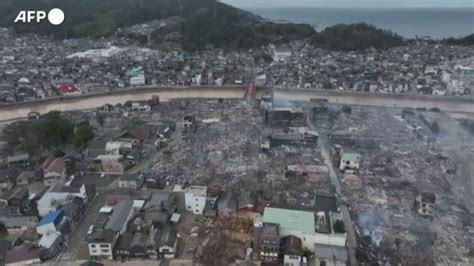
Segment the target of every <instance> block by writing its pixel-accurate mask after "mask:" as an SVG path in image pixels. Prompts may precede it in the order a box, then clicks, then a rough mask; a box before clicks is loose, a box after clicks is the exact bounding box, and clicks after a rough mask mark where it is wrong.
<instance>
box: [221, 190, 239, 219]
mask: <svg viewBox="0 0 474 266" xmlns="http://www.w3.org/2000/svg"><path fill="white" fill-rule="evenodd" d="M236 211H237V195H236V194H235V193H233V192H232V191H228V192H227V193H226V194H225V195H224V196H222V197H220V198H219V200H218V201H217V212H218V215H219V217H220V218H228V217H230V216H231V215H232V214H234V213H235V212H236Z"/></svg>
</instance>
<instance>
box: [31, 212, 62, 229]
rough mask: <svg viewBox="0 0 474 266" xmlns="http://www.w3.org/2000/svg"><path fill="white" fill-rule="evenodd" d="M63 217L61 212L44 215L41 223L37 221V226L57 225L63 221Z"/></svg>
mask: <svg viewBox="0 0 474 266" xmlns="http://www.w3.org/2000/svg"><path fill="white" fill-rule="evenodd" d="M63 216H64V212H63V210H59V211H55V212H50V213H48V214H46V215H45V216H43V218H42V219H41V221H39V223H38V225H37V226H42V225H45V224H49V223H54V224H58V223H59V222H61V220H62V219H63Z"/></svg>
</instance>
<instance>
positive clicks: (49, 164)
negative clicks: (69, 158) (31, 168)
mask: <svg viewBox="0 0 474 266" xmlns="http://www.w3.org/2000/svg"><path fill="white" fill-rule="evenodd" d="M41 170H42V171H43V181H44V184H45V185H46V186H53V185H55V184H57V183H63V182H64V179H65V177H66V164H65V162H64V159H63V158H54V157H53V156H50V157H49V158H48V159H46V160H45V161H44V162H43V163H42V164H41Z"/></svg>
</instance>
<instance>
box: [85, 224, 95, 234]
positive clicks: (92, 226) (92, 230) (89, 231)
mask: <svg viewBox="0 0 474 266" xmlns="http://www.w3.org/2000/svg"><path fill="white" fill-rule="evenodd" d="M92 232H94V225H91V226H90V227H89V230H87V235H90V234H92Z"/></svg>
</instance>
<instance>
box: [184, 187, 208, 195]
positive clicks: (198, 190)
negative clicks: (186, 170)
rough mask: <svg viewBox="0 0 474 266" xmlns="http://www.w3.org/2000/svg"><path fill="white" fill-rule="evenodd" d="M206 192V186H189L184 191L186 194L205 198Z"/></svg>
mask: <svg viewBox="0 0 474 266" xmlns="http://www.w3.org/2000/svg"><path fill="white" fill-rule="evenodd" d="M206 192H207V187H206V186H190V187H189V188H187V189H186V193H187V194H193V195H194V196H196V197H197V196H200V197H205V196H206Z"/></svg>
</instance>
